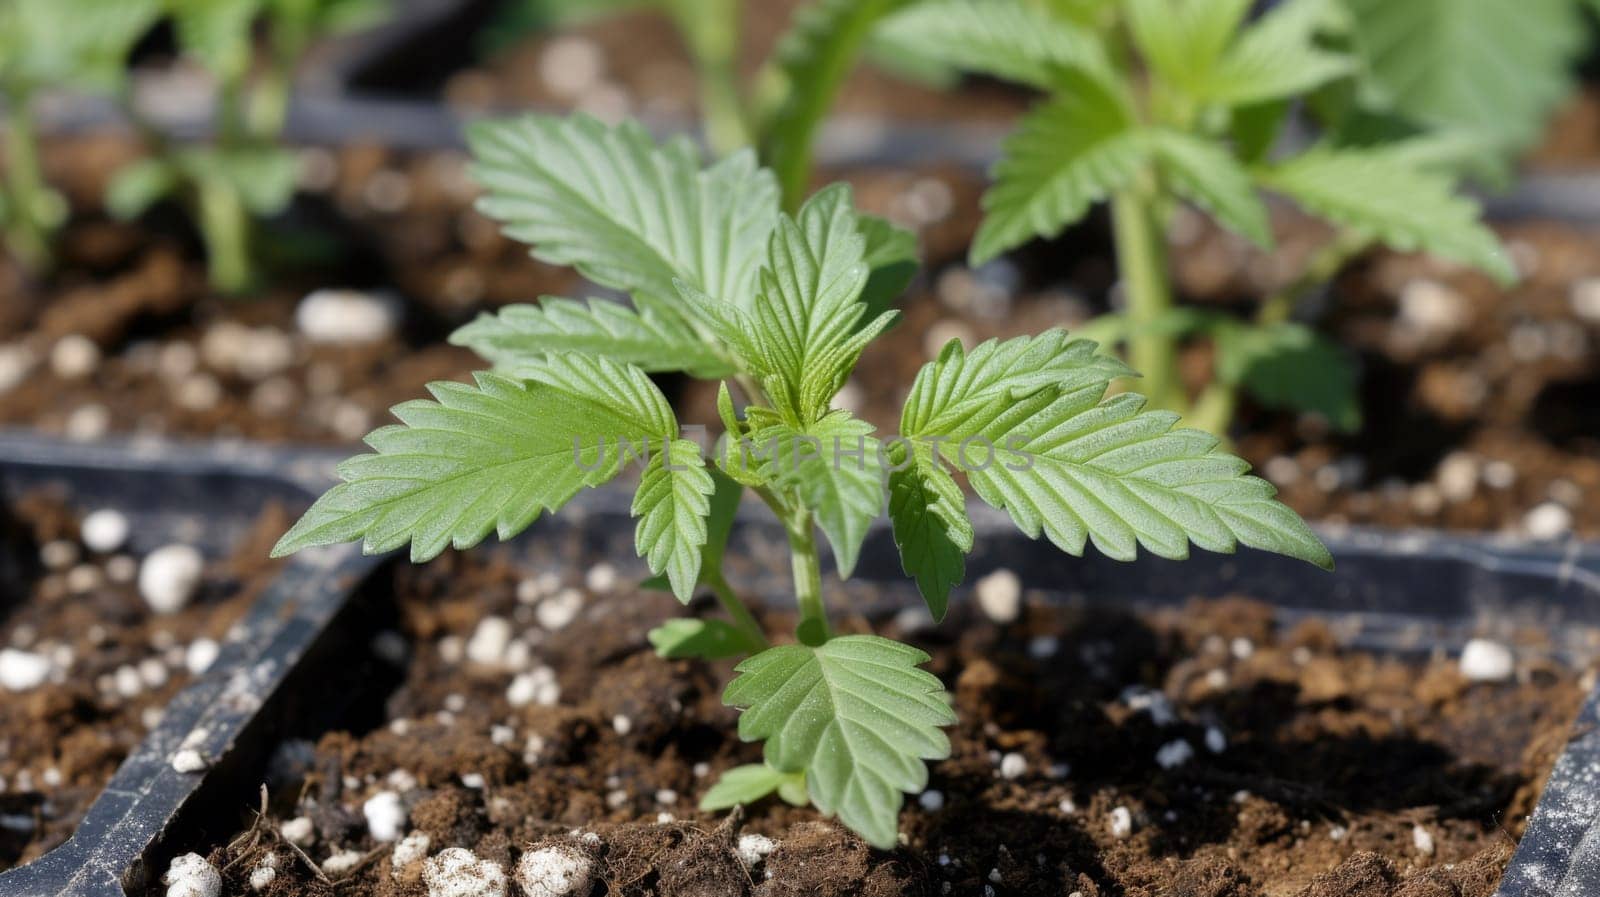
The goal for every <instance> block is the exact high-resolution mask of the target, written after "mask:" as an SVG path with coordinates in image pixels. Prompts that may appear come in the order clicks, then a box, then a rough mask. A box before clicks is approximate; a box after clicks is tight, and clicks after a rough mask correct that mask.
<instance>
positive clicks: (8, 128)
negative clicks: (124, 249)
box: [0, 0, 160, 273]
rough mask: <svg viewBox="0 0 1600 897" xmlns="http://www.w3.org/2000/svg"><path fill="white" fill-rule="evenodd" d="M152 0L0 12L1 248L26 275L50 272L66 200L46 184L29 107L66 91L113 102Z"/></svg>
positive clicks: (61, 3)
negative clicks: (0, 124)
mask: <svg viewBox="0 0 1600 897" xmlns="http://www.w3.org/2000/svg"><path fill="white" fill-rule="evenodd" d="M159 10H160V7H159V5H158V0H126V2H116V3H105V2H100V0H7V2H6V3H3V4H0V101H3V102H4V104H5V160H6V161H5V169H4V172H3V174H4V178H3V186H4V189H3V191H0V225H3V226H4V231H5V243H6V248H7V249H8V250H9V251H10V252H11V254H12V256H13V257H14V258H16V259H17V261H18V262H19V263H20V264H21V265H22V266H23V268H24V269H26V270H28V271H30V272H35V273H37V272H40V271H43V270H44V269H45V268H47V267H48V266H49V264H50V255H51V248H50V247H51V242H52V236H53V235H54V233H55V231H56V229H57V228H58V227H60V226H61V224H62V223H63V222H64V221H65V220H66V215H67V205H66V202H65V200H63V199H62V197H61V196H60V195H59V194H57V193H56V192H55V191H54V190H52V189H51V188H50V186H49V185H48V184H47V183H46V182H45V179H44V173H43V170H42V168H41V165H40V158H39V147H38V128H37V127H36V124H35V121H34V99H35V97H36V96H37V95H38V94H39V92H40V91H43V90H47V89H59V88H63V87H70V88H73V89H75V90H79V91H90V92H94V93H100V94H107V95H110V94H115V93H117V92H119V91H120V90H121V86H122V85H123V83H124V82H125V81H126V77H127V71H126V67H127V56H128V51H129V50H130V49H131V48H132V46H133V44H134V42H135V41H137V40H138V39H139V38H140V36H142V35H143V34H144V33H145V32H146V31H147V30H149V28H150V26H151V25H152V24H154V22H155V19H156V16H157V14H158V13H159Z"/></svg>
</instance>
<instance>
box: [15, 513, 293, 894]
mask: <svg viewBox="0 0 1600 897" xmlns="http://www.w3.org/2000/svg"><path fill="white" fill-rule="evenodd" d="M0 518H6V519H0V524H3V525H0V543H3V544H0V550H3V551H4V557H3V558H0V650H4V651H5V652H7V653H8V655H10V662H11V663H16V662H18V660H17V658H18V657H19V656H20V655H27V656H30V657H37V658H40V659H43V660H44V661H46V662H48V665H49V671H48V676H47V678H45V680H44V681H43V682H41V683H39V684H37V685H33V686H31V687H28V688H25V689H22V690H12V689H11V687H10V686H11V684H15V683H8V684H7V685H6V686H5V687H0V869H5V868H9V867H11V866H14V865H18V864H21V863H25V862H27V861H29V860H31V859H34V858H35V857H37V856H39V855H40V854H43V853H44V852H46V851H48V850H50V849H51V848H53V847H55V846H56V845H58V844H60V843H61V842H63V841H65V840H66V839H67V837H68V836H69V835H71V834H72V831H73V830H74V829H75V828H76V827H77V825H78V821H79V820H80V819H81V818H82V816H83V813H84V811H85V810H87V809H88V807H89V805H90V804H91V803H92V802H93V801H94V799H95V797H97V796H98V795H99V793H100V790H101V789H102V788H103V787H104V786H105V784H106V782H107V781H109V780H110V778H111V775H112V773H113V772H115V771H116V769H117V767H118V766H119V765H120V764H121V763H122V760H123V758H124V757H126V756H127V755H128V754H129V753H130V752H131V751H132V750H133V748H134V747H135V746H137V745H138V743H139V742H140V741H142V740H143V739H144V737H145V734H146V733H147V732H148V731H149V730H150V729H152V728H154V727H155V725H156V724H157V723H158V722H159V721H160V719H161V711H162V708H164V707H165V706H166V704H167V702H169V701H170V700H172V698H173V696H175V695H176V694H177V693H178V692H179V691H180V690H181V689H182V688H183V687H184V686H185V685H186V684H188V682H189V681H191V680H192V678H193V677H194V676H195V675H196V674H197V673H199V672H201V671H203V670H204V668H205V667H206V666H207V665H209V663H210V660H209V659H208V658H214V656H215V653H216V650H217V649H218V647H219V645H220V644H221V643H223V642H225V641H226V640H227V638H228V637H229V629H230V627H231V626H232V625H233V623H234V622H235V621H236V620H238V619H239V618H240V617H241V616H242V615H243V614H244V613H245V611H246V610H248V609H249V608H250V605H251V604H252V603H253V602H254V601H255V599H256V597H257V596H258V595H259V594H260V593H261V591H262V590H263V589H264V588H265V587H266V585H267V584H268V583H269V582H270V581H271V579H272V573H273V572H274V571H275V570H276V568H277V567H278V564H277V563H276V562H271V561H268V560H267V559H266V558H267V551H268V549H269V548H270V547H271V545H272V541H273V540H274V539H275V538H276V537H277V535H278V533H280V532H282V530H283V528H284V526H285V525H286V523H287V519H286V518H285V516H284V514H283V513H282V512H281V511H279V510H276V509H273V510H269V511H267V512H265V513H263V515H262V517H261V519H260V522H259V524H258V525H257V526H256V527H254V528H253V529H252V530H251V532H250V533H248V534H247V535H246V536H245V537H244V538H242V539H241V540H240V542H239V544H238V545H237V547H236V548H235V550H234V552H233V553H232V554H231V555H230V556H229V557H226V558H222V559H219V560H216V561H214V562H212V563H209V564H208V565H207V566H206V568H205V573H204V578H203V580H202V582H201V584H200V586H199V588H198V589H197V590H196V593H195V595H194V596H193V598H192V599H191V600H190V602H189V603H188V604H187V605H186V606H185V607H183V608H182V609H181V610H178V611H176V612H173V613H169V614H156V613H154V612H153V611H152V610H151V609H150V607H149V606H148V605H147V604H146V603H145V601H144V600H143V599H142V598H141V597H140V593H139V589H138V586H137V584H136V577H137V574H138V571H139V561H138V560H137V559H136V558H134V557H132V556H130V555H128V554H124V553H120V552H118V553H111V554H104V553H95V552H93V551H91V550H90V549H88V548H87V547H85V546H84V545H83V543H82V541H81V540H80V533H79V520H78V517H77V515H76V514H75V513H74V512H72V511H71V510H70V509H69V508H68V507H67V505H66V504H65V503H64V502H62V501H60V500H59V499H58V498H57V497H55V496H53V495H52V494H50V493H47V492H40V493H34V494H32V495H29V496H27V497H25V498H24V499H22V500H21V501H19V502H17V504H16V507H15V508H14V509H11V510H10V511H9V512H8V511H6V510H5V509H4V508H3V507H0ZM24 662H26V661H24ZM5 663H6V661H5V660H0V665H4V664H5Z"/></svg>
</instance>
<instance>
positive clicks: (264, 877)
mask: <svg viewBox="0 0 1600 897" xmlns="http://www.w3.org/2000/svg"><path fill="white" fill-rule="evenodd" d="M277 877H278V855H277V854H275V853H269V854H267V855H266V856H264V857H262V858H261V861H260V862H259V863H256V866H255V868H254V869H251V870H250V890H252V891H264V890H266V888H267V886H268V885H270V884H272V882H273V879H276V878H277Z"/></svg>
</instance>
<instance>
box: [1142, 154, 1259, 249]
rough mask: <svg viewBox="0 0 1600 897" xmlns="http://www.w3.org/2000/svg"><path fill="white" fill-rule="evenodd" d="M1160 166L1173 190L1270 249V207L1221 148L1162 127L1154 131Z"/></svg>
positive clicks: (1246, 173) (1156, 157)
mask: <svg viewBox="0 0 1600 897" xmlns="http://www.w3.org/2000/svg"><path fill="white" fill-rule="evenodd" d="M1150 142H1151V146H1152V147H1153V148H1154V150H1155V160H1156V168H1157V170H1159V171H1160V172H1161V174H1162V175H1163V176H1164V177H1166V179H1167V181H1168V182H1169V183H1170V184H1171V185H1172V188H1173V190H1174V191H1176V192H1177V194H1178V195H1179V196H1182V197H1183V198H1184V199H1187V200H1189V201H1190V202H1192V203H1194V204H1195V205H1197V206H1199V207H1200V208H1202V209H1205V210H1206V211H1207V212H1210V213H1211V214H1212V215H1213V216H1214V217H1215V218H1216V219H1217V220H1218V221H1219V222H1221V223H1222V225H1223V226H1224V227H1226V228H1228V229H1229V230H1231V231H1233V232H1234V233H1236V234H1239V235H1240V236H1242V237H1244V238H1245V239H1247V240H1250V241H1251V242H1253V243H1255V244H1256V245H1258V246H1264V247H1270V246H1271V245H1272V225H1271V223H1270V221H1269V220H1268V218H1267V207H1266V205H1265V204H1264V203H1262V201H1261V197H1260V196H1258V195H1257V194H1256V186H1255V183H1254V182H1253V181H1252V180H1251V179H1250V173H1249V172H1248V171H1246V170H1245V169H1244V166H1242V165H1240V164H1239V163H1238V162H1237V161H1236V160H1235V159H1234V157H1233V155H1232V154H1231V153H1229V152H1228V150H1227V149H1226V148H1225V147H1223V146H1222V145H1221V144H1218V143H1216V142H1214V141H1211V140H1207V139H1206V138H1203V137H1194V136H1191V135H1188V134H1184V133H1181V132H1179V131H1173V130H1169V129H1166V128H1159V129H1155V130H1152V131H1151V132H1150Z"/></svg>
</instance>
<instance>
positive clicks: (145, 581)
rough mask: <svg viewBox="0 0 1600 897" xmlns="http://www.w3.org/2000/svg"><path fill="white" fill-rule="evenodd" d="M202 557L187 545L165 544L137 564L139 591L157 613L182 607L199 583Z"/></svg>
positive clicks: (202, 565) (167, 612)
mask: <svg viewBox="0 0 1600 897" xmlns="http://www.w3.org/2000/svg"><path fill="white" fill-rule="evenodd" d="M204 572H205V560H204V559H203V558H201V557H200V552H199V551H196V550H195V549H194V547H193V546H190V545H165V546H162V547H161V548H157V549H156V550H155V551H152V552H150V554H149V556H148V557H146V558H145V559H144V563H143V564H141V565H139V594H140V596H142V597H143V598H144V601H145V604H148V605H149V606H150V609H151V610H153V611H155V612H156V613H158V614H171V613H176V612H178V611H180V610H183V608H184V607H185V606H187V605H188V603H189V600H190V599H191V598H193V597H194V593H195V591H196V590H197V589H198V588H199V587H200V575H201V574H202V573H204Z"/></svg>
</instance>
